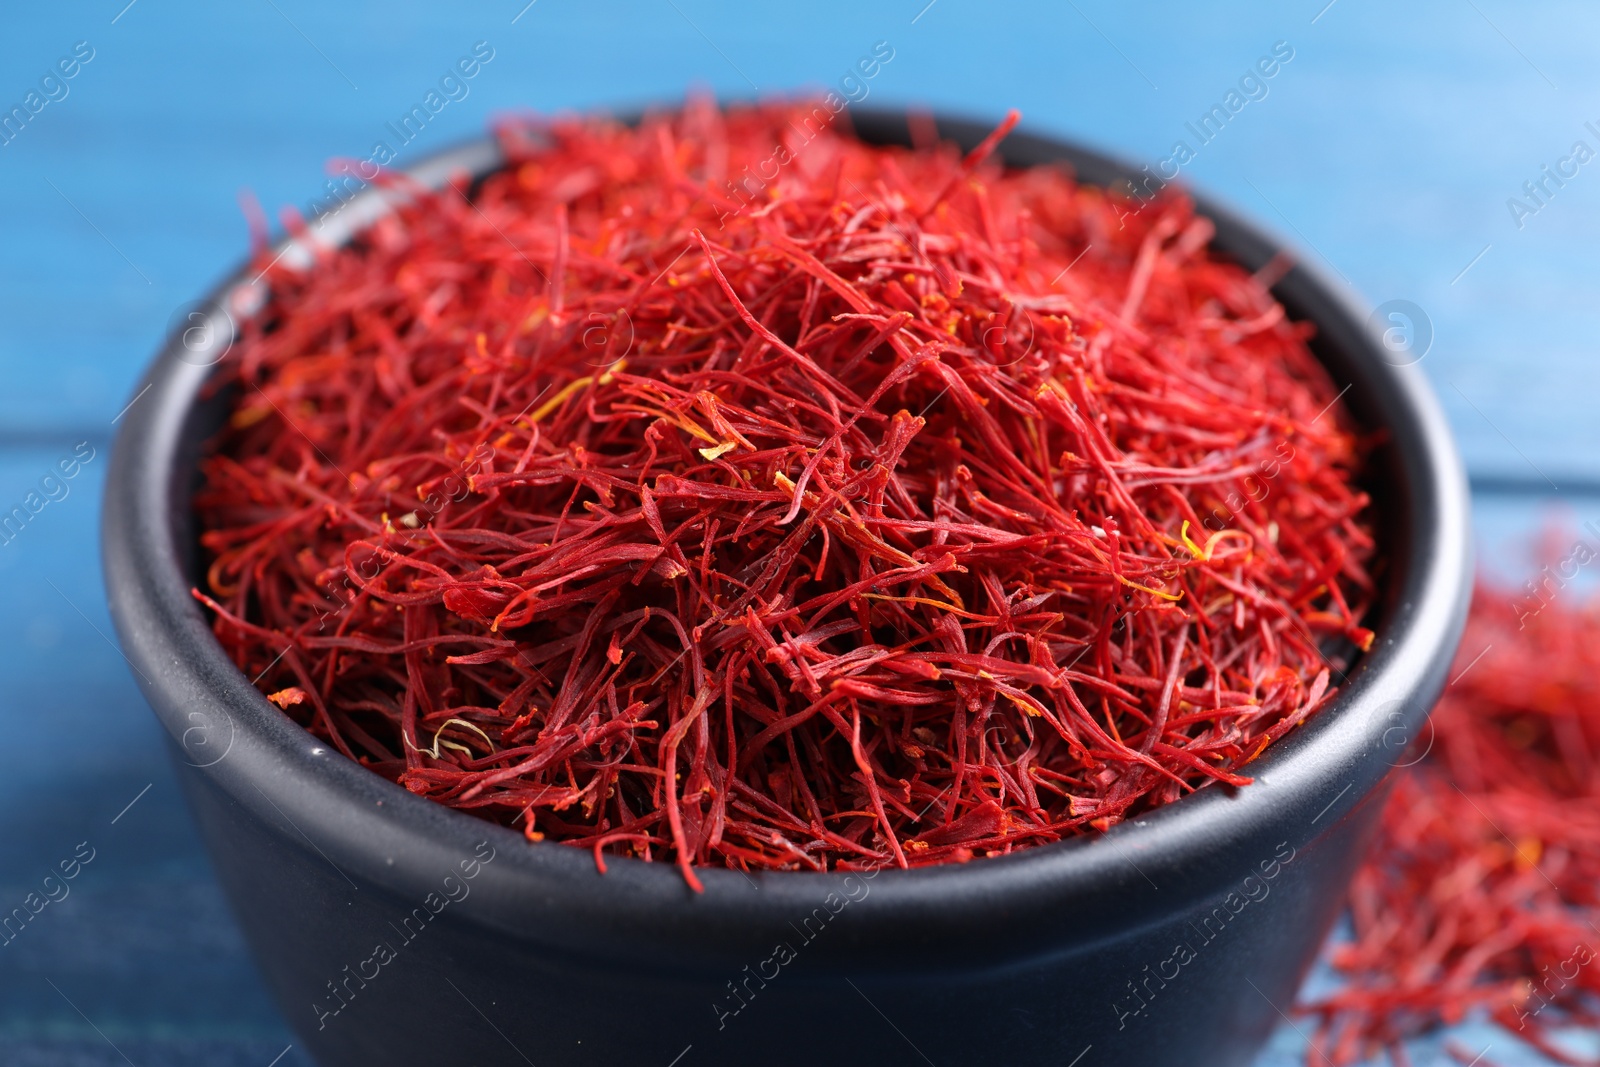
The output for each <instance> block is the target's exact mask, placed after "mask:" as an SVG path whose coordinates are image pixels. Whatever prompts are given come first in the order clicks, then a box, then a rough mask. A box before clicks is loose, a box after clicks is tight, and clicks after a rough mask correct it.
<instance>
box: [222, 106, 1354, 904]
mask: <svg viewBox="0 0 1600 1067" xmlns="http://www.w3.org/2000/svg"><path fill="white" fill-rule="evenodd" d="M819 114H820V115H822V116H824V117H826V116H827V115H828V112H827V111H826V109H825V108H823V109H815V108H809V107H807V106H806V105H766V106H761V107H757V108H750V109H740V110H736V111H731V112H728V113H722V112H720V111H719V110H718V109H717V108H716V107H715V106H714V105H712V104H710V103H707V102H704V101H694V102H691V103H690V104H689V105H688V106H687V107H686V108H685V109H684V110H683V111H682V112H680V113H676V114H666V115H656V116H652V117H648V118H646V119H645V120H644V121H643V122H642V123H641V124H640V125H639V126H637V127H636V128H628V127H624V126H621V125H618V124H615V123H613V122H610V121H607V120H599V119H595V120H581V121H580V120H573V121H560V122H554V123H550V124H540V123H535V122H517V123H512V124H509V125H506V126H504V127H502V128H501V129H500V130H499V131H498V134H499V137H500V141H501V143H502V145H503V146H504V148H505V151H506V153H507V156H508V159H509V162H508V164H507V166H506V167H505V169H504V170H502V171H500V172H498V173H496V174H494V175H492V176H490V177H488V178H487V179H485V180H483V181H481V182H479V183H477V184H476V185H472V184H470V183H469V182H468V181H467V180H466V178H465V177H463V178H462V179H461V180H459V181H457V182H456V183H454V184H453V185H452V186H451V187H450V188H447V189H445V190H443V191H442V192H439V193H437V194H433V193H427V192H424V191H420V190H411V199H410V201H409V202H408V203H406V204H404V205H402V206H400V207H399V208H398V209H397V210H396V211H395V212H394V213H393V214H392V215H389V216H387V217H384V218H382V219H380V220H378V221H377V222H376V223H374V224H373V226H372V227H371V229H370V230H369V231H368V232H366V233H364V234H363V235H361V236H360V237H358V239H357V240H355V241H354V242H353V243H352V244H351V245H349V246H348V247H346V248H341V249H338V250H329V251H326V252H325V253H324V254H322V255H321V256H320V258H319V260H318V262H317V263H315V264H314V265H313V266H312V267H311V268H310V269H309V270H305V271H299V270H295V269H291V268H290V267H288V266H286V265H285V264H283V263H281V262H280V263H277V264H272V263H271V262H270V261H269V259H268V255H267V253H266V252H265V251H262V252H260V253H258V255H257V261H258V262H257V266H258V267H259V269H262V270H264V271H265V272H266V279H267V281H268V282H269V283H270V288H271V298H270V301H269V303H268V306H267V307H266V309H265V311H264V312H263V313H262V315H260V316H259V317H257V318H255V319H253V320H251V321H249V322H248V323H246V324H245V327H244V333H243V336H242V337H241V338H240V340H239V342H238V343H237V344H236V345H235V347H234V349H233V351H232V353H231V354H230V356H229V357H228V361H227V362H226V364H224V370H223V372H222V373H223V374H224V376H225V377H224V380H225V381H229V382H232V383H233V384H234V385H235V387H236V389H237V403H236V406H235V408H234V411H233V415H232V421H231V423H230V425H229V427H228V428H227V429H226V430H225V432H223V433H222V435H221V436H220V438H219V439H218V440H217V441H216V442H215V448H214V451H213V452H212V454H210V455H209V456H208V458H206V459H205V461H204V463H203V468H202V469H203V474H204V485H203V487H202V489H201V490H200V492H199V494H198V495H197V497H196V500H195V506H196V509H197V511H198V514H199V516H200V519H201V522H202V525H203V528H204V533H203V536H202V543H203V545H204V547H205V549H206V550H207V551H208V552H209V553H210V557H211V565H210V569H209V571H208V573H207V576H206V580H205V589H204V591H200V590H197V591H196V595H197V596H198V597H200V599H201V600H203V601H204V602H205V603H206V604H207V605H209V606H210V607H211V609H212V610H213V611H214V612H215V628H216V633H217V635H218V637H219V638H220V639H221V641H222V642H223V644H224V645H225V646H226V648H227V649H228V651H229V652H230V654H231V655H232V656H233V658H234V660H235V661H236V662H237V663H238V664H239V666H240V667H241V668H242V669H244V670H245V671H246V672H247V673H248V674H249V675H250V676H251V677H252V678H255V677H257V676H258V675H259V676H260V677H259V680H258V685H259V686H260V687H261V689H262V691H263V692H266V693H279V694H282V693H284V692H286V691H288V690H290V689H294V690H298V691H299V692H301V693H303V694H304V699H303V700H302V701H301V702H298V703H291V702H289V701H288V700H287V699H282V700H281V702H282V703H283V704H284V710H285V712H286V713H288V714H290V715H293V716H295V717H296V718H297V720H298V721H299V722H301V723H303V724H304V725H305V726H306V727H307V728H308V729H309V730H311V731H312V732H313V733H315V734H316V735H317V736H318V737H321V738H324V739H326V740H327V741H328V742H329V743H330V744H331V745H333V746H334V747H335V748H337V749H338V750H339V751H340V752H342V753H344V754H345V755H347V756H349V757H350V758H352V759H355V760H358V761H360V762H361V763H363V764H364V765H366V766H367V767H369V768H371V769H372V770H373V771H374V772H376V773H378V774H382V775H385V776H387V777H389V778H391V779H393V780H395V781H397V782H400V783H402V784H403V785H404V786H405V787H406V788H408V789H410V790H411V791H412V792H414V793H417V794H419V795H422V796H426V797H429V798H432V799H433V800H436V801H438V802H440V803H443V804H447V805H449V806H451V807H455V808H459V809H462V810H466V811H470V812H473V813H475V814H477V815H480V816H482V817H484V818H489V819H493V820H496V821H499V822H502V823H505V824H509V825H513V826H518V827H520V828H521V829H522V830H523V831H524V832H525V833H526V834H527V836H528V837H529V838H530V839H533V840H544V839H548V840H557V841H563V842H567V843H569V844H573V845H580V846H584V847H588V848H592V849H593V850H594V854H595V860H596V863H597V864H600V865H601V866H602V867H603V864H604V859H603V856H604V854H605V853H606V852H611V853H613V854H619V855H627V856H634V857H641V858H643V859H646V860H665V861H669V862H674V863H676V864H678V865H679V866H680V867H681V868H682V870H683V874H684V877H685V878H686V879H687V881H688V882H689V883H690V884H691V885H693V886H695V887H697V888H698V886H699V880H698V878H697V877H696V875H695V873H694V871H693V869H692V868H693V867H695V866H704V865H718V866H731V867H735V868H740V869H859V868H863V867H877V866H881V865H885V864H896V865H900V866H912V865H921V864H930V863H938V862H947V861H965V860H968V859H970V858H972V857H973V856H978V855H995V854H1000V853H1005V852H1010V851H1012V850H1014V849H1017V848H1020V847H1024V846H1029V845H1035V844H1039V843H1042V842H1048V841H1055V840H1058V839H1060V838H1062V837H1066V836H1070V835H1073V834H1078V833H1084V832H1091V831H1094V830H1103V829H1104V828H1106V827H1108V826H1110V825H1112V824H1114V823H1116V822H1118V821H1120V820H1122V819H1124V818H1127V817H1129V816H1131V815H1134V814H1136V813H1138V812H1140V811H1144V810H1147V809H1149V808H1152V807H1154V806H1156V805H1159V804H1163V803H1166V802H1168V801H1171V800H1174V799H1176V798H1178V797H1180V796H1182V795H1184V794H1186V793H1188V792H1190V791H1192V790H1194V789H1195V788H1197V787H1200V786H1202V785H1204V784H1206V783H1210V782H1224V783H1229V784H1233V785H1243V784H1246V783H1248V781H1249V778H1248V776H1247V775H1246V774H1245V770H1246V764H1247V763H1248V762H1249V761H1250V760H1251V759H1252V758H1254V757H1255V756H1257V755H1259V754H1260V752H1261V751H1262V750H1263V749H1265V748H1266V747H1267V746H1268V745H1269V744H1270V743H1271V742H1272V741H1274V740H1276V739H1277V738H1280V737H1282V736H1283V735H1284V734H1285V733H1286V732H1287V731H1289V730H1291V729H1292V728H1293V727H1294V726H1296V725H1297V724H1299V723H1301V722H1303V721H1304V720H1305V719H1306V718H1307V717H1308V716H1309V715H1311V714H1312V713H1313V712H1314V711H1316V709H1317V708H1319V707H1320V706H1322V705H1323V704H1324V703H1325V702H1326V701H1327V699H1328V698H1329V696H1330V695H1331V694H1332V692H1333V689H1332V686H1331V681H1332V680H1333V679H1334V677H1335V676H1336V675H1338V673H1339V671H1340V670H1341V669H1342V667H1343V666H1346V665H1347V663H1348V659H1349V657H1350V656H1352V655H1354V654H1355V649H1356V648H1365V647H1366V646H1367V645H1368V644H1370V642H1371V640H1372V634H1371V631H1370V630H1367V629H1365V628H1363V626H1362V620H1363V618H1364V617H1365V616H1366V614H1367V612H1368V608H1369V605H1370V604H1371V603H1372V600H1373V582H1372V579H1371V578H1370V577H1369V575H1368V573H1367V571H1366V564H1367V561H1368V560H1369V558H1370V557H1371V554H1372V547H1373V542H1372V538H1371V535H1370V533H1369V531H1368V528H1367V525H1366V522H1365V519H1364V517H1363V516H1364V510H1365V509H1366V507H1367V503H1368V500H1367V497H1366V495H1365V494H1364V493H1363V492H1361V491H1360V489H1359V488H1357V487H1356V486H1355V484H1354V478H1355V474H1356V472H1357V469H1358V467H1359V463H1360V458H1361V457H1360V447H1359V442H1358V440H1357V439H1356V437H1355V436H1354V434H1353V431H1352V428H1351V423H1350V421H1349V418H1348V416H1347V415H1346V413H1345V412H1344V410H1343V408H1342V406H1341V404H1340V403H1339V400H1338V393H1337V390H1336V389H1335V388H1334V387H1333V385H1332V383H1331V382H1330V381H1329V379H1328V377H1327V375H1326V374H1325V372H1324V371H1323V369H1322V367H1321V366H1320V365H1319V364H1318V363H1317V361H1316V360H1315V359H1314V358H1313V357H1312V355H1311V353H1310V352H1309V350H1308V348H1307V346H1306V343H1305V341H1306V338H1307V336H1308V333H1309V328H1308V327H1306V326H1304V325H1300V324H1295V323H1292V322H1289V321H1288V320H1287V319H1286V318H1285V317H1284V313H1283V309H1282V308H1281V307H1280V306H1279V305H1278V304H1277V303H1276V302H1274V300H1273V299H1272V298H1271V296H1270V295H1269V293H1268V291H1267V289H1266V287H1265V285H1264V284H1263V282H1262V280H1261V279H1257V278H1254V277H1252V276H1251V275H1250V274H1248V273H1247V272H1245V271H1244V270H1242V269H1240V268H1239V267H1237V266H1234V265H1232V264H1230V263H1227V262H1225V261H1223V260H1221V259H1219V258H1216V257H1214V256H1212V255H1211V254H1210V253H1209V252H1208V251H1207V247H1206V246H1207V242H1208V240H1209V239H1210V237H1211V234H1212V226H1211V223H1210V222H1209V221H1207V220H1206V219H1204V218H1202V217H1199V216H1197V215H1196V214H1195V213H1194V210H1193V207H1192V205H1191V204H1190V202H1189V201H1188V200H1186V199H1185V198H1183V197H1182V196H1178V195H1171V196H1168V197H1166V198H1165V199H1164V200H1162V201H1161V202H1160V203H1159V204H1158V205H1155V206H1153V207H1147V208H1146V209H1145V210H1143V211H1141V212H1140V213H1139V215H1138V216H1137V217H1136V218H1130V219H1127V220H1126V223H1125V224H1124V222H1123V220H1122V216H1123V215H1125V214H1126V205H1125V204H1123V203H1121V202H1119V201H1118V200H1117V199H1116V197H1115V196H1113V195H1111V194H1108V193H1106V192H1105V191H1103V190H1100V189H1097V188H1092V187H1087V186H1079V185H1077V184H1075V183H1074V182H1073V181H1072V180H1071V178H1070V176H1068V175H1067V174H1066V173H1064V172H1063V171H1061V170H1058V169H1054V168H1038V169H1034V170H1027V171H1004V170H1002V168H1001V167H1000V166H999V165H998V163H997V162H996V161H995V160H994V159H993V158H992V155H991V153H992V150H993V149H994V147H995V145H996V144H997V143H998V141H999V140H1000V138H1001V137H1003V136H1004V134H1005V133H1006V131H1007V130H1008V129H1009V128H1010V125H1011V124H1012V123H1013V122H1014V121H1015V117H1014V116H1013V117H1012V118H1011V119H1008V120H1007V122H1006V124H1004V125H1003V126H1002V127H1001V128H1000V129H999V130H997V131H996V133H995V135H994V136H993V137H991V138H990V139H989V140H988V141H986V142H984V144H983V145H982V146H980V148H979V149H978V150H976V151H974V152H972V153H969V154H968V155H966V156H965V157H963V156H961V155H960V154H959V153H957V152H956V151H954V150H953V149H950V148H949V147H948V146H946V147H943V148H939V149H937V150H935V149H931V148H930V149H924V150H918V151H912V150H907V149H897V148H878V147H872V146H868V145H865V144H862V143H860V142H858V141H856V140H854V139H853V138H852V137H850V136H849V135H848V134H847V133H845V132H843V131H839V130H835V129H832V128H829V127H827V125H826V124H825V123H819V122H818V121H817V117H818V115H819ZM758 163H759V164H762V165H761V166H753V165H755V164H758ZM747 166H750V167H753V169H751V170H750V172H749V175H748V176H745V177H743V178H742V179H741V181H740V183H739V185H737V186H735V185H733V183H732V181H731V178H732V176H734V175H736V174H745V170H744V168H746V167H747ZM757 174H759V177H756V175H757ZM395 184H396V186H397V187H398V188H401V189H404V188H406V187H405V186H404V185H403V183H401V182H398V181H397V182H396V183H395ZM1323 645H1327V646H1328V647H1329V648H1330V649H1331V648H1334V647H1335V646H1338V647H1339V648H1341V649H1342V650H1343V651H1341V652H1339V653H1338V654H1337V655H1336V656H1335V657H1334V658H1333V659H1332V660H1329V659H1327V658H1325V655H1324V652H1323V650H1322V646H1323Z"/></svg>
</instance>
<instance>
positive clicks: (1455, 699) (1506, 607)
mask: <svg viewBox="0 0 1600 1067" xmlns="http://www.w3.org/2000/svg"><path fill="white" fill-rule="evenodd" d="M1577 547H1578V549H1581V551H1582V552H1583V553H1585V555H1584V556H1582V557H1581V558H1584V559H1592V558H1593V553H1594V550H1593V548H1592V547H1590V546H1589V545H1588V544H1587V543H1586V542H1582V541H1580V542H1578V546H1577ZM1551 562H1552V563H1553V562H1554V559H1553V558H1552V561H1551ZM1547 572H1548V568H1547ZM1529 589H1530V590H1532V589H1534V585H1533V583H1531V582H1530V583H1529ZM1547 596H1548V597H1549V599H1548V600H1547V599H1546V597H1547ZM1563 597H1565V598H1566V599H1562V598H1563ZM1597 648H1600V600H1597V599H1593V598H1591V599H1588V600H1585V599H1583V595H1582V594H1581V593H1579V592H1577V591H1572V592H1567V593H1552V592H1551V591H1550V590H1549V588H1548V585H1547V586H1545V587H1541V588H1540V589H1539V591H1538V592H1537V593H1535V594H1533V595H1530V596H1518V595H1516V594H1514V593H1512V592H1511V591H1509V590H1507V589H1505V588H1501V587H1498V586H1496V585H1494V584H1491V583H1487V582H1482V581H1480V583H1479V585H1478V588H1477V591H1476V596H1475V599H1474V601H1473V606H1472V614H1471V617H1470V619H1469V621H1468V624H1467V632H1466V636H1465V637H1464V638H1463V640H1462V643H1461V650H1460V653H1459V657H1458V660H1457V662H1456V664H1455V667H1454V669H1453V672H1452V674H1453V676H1454V678H1455V680H1454V681H1453V682H1452V683H1451V685H1450V687H1449V688H1448V689H1447V690H1446V691H1445V695H1444V697H1443V698H1442V699H1441V700H1440V702H1439V706H1438V707H1437V708H1436V709H1435V710H1434V712H1433V715H1432V718H1431V720H1430V722H1429V725H1428V726H1427V727H1426V728H1425V729H1424V730H1423V731H1422V733H1421V735H1420V736H1419V737H1418V739H1417V740H1416V742H1415V744H1414V748H1413V751H1412V752H1411V753H1410V754H1409V755H1408V756H1406V757H1405V759H1408V760H1410V759H1414V760H1417V762H1416V763H1415V765H1414V766H1411V767H1408V768H1407V769H1406V770H1404V771H1403V772H1402V774H1401V777H1400V778H1399V780H1398V781H1397V782H1396V784H1395V790H1394V794H1393V796H1392V797H1391V799H1390V801H1389V803H1388V805H1387V807H1386V808H1385V809H1384V815H1383V824H1382V827H1381V830H1380V832H1379V835H1378V840H1377V841H1376V842H1375V843H1374V845H1373V847H1372V851H1371V852H1370V853H1369V858H1368V859H1367V861H1366V863H1365V864H1364V865H1363V866H1362V867H1361V869H1360V870H1359V871H1358V872H1357V874H1356V878H1355V882H1354V884H1353V885H1352V887H1351V890H1350V897H1349V913H1350V919H1351V923H1352V927H1353V934H1354V937H1353V940H1351V941H1349V942H1345V943H1338V944H1336V945H1335V946H1334V947H1333V950H1332V952H1331V956H1330V962H1331V963H1332V965H1333V967H1334V968H1335V970H1336V971H1337V972H1338V973H1339V974H1340V976H1341V977H1342V978H1343V980H1344V984H1343V985H1342V987H1341V988H1339V989H1338V990H1336V991H1335V992H1333V993H1331V994H1329V995H1328V996H1325V997H1323V998H1321V999H1319V1000H1316V1001H1313V1002H1310V1003H1305V1004H1302V1005H1301V1006H1300V1008H1299V1010H1300V1011H1301V1013H1303V1014H1308V1015H1311V1016H1312V1017H1314V1018H1315V1019H1316V1020H1317V1022H1318V1029H1317V1033H1316V1037H1315V1043H1314V1044H1315V1047H1314V1049H1313V1050H1312V1051H1310V1052H1308V1054H1307V1063H1308V1064H1310V1063H1322V1062H1331V1063H1333V1064H1335V1065H1337V1067H1344V1065H1347V1064H1355V1063H1359V1062H1362V1061H1364V1060H1365V1059H1367V1058H1368V1057H1370V1056H1374V1055H1377V1054H1378V1053H1380V1052H1383V1051H1388V1052H1390V1054H1391V1055H1392V1054H1393V1053H1394V1052H1395V1051H1396V1050H1401V1051H1402V1054H1403V1043H1404V1042H1405V1041H1406V1040H1407V1039H1408V1038H1412V1037H1416V1036H1419V1035H1421V1034H1424V1033H1427V1032H1429V1031H1432V1030H1436V1029H1438V1028H1439V1027H1441V1026H1448V1025H1452V1024H1455V1023H1458V1022H1461V1021H1463V1020H1465V1019H1469V1018H1474V1019H1479V1020H1488V1021H1493V1022H1495V1023H1498V1024H1499V1025H1500V1026H1501V1027H1503V1028H1504V1029H1505V1030H1506V1031H1508V1032H1509V1034H1510V1035H1511V1037H1513V1038H1515V1039H1517V1040H1519V1041H1522V1042H1524V1043H1526V1044H1528V1045H1530V1046H1532V1047H1533V1048H1534V1049H1537V1050H1539V1051H1541V1052H1543V1053H1544V1054H1545V1055H1546V1056H1548V1057H1550V1058H1551V1059H1553V1060H1554V1061H1555V1062H1557V1063H1566V1064H1594V1063H1595V1062H1596V1061H1595V1060H1592V1059H1587V1058H1578V1057H1574V1056H1573V1055H1572V1053H1571V1052H1570V1051H1569V1050H1565V1049H1563V1048H1561V1047H1560V1042H1558V1041H1557V1040H1556V1036H1557V1034H1558V1033H1559V1032H1560V1031H1561V1030H1563V1029H1567V1028H1572V1027H1581V1028H1587V1029H1591V1030H1592V1029H1593V1028H1595V1027H1596V1026H1600V965H1597V962H1596V957H1597V956H1600V810H1597V808H1596V804H1595V802H1596V800H1597V799H1600V664H1597V662H1596V656H1597V653H1596V651H1595V650H1596V649H1597ZM1474 1051H1477V1050H1474ZM1324 1057H1326V1058H1324ZM1471 1059H1472V1056H1471V1055H1468V1056H1467V1057H1464V1058H1462V1060H1461V1062H1463V1063H1466V1062H1468V1061H1470V1060H1471ZM1481 1062H1488V1060H1483V1061H1481Z"/></svg>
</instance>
